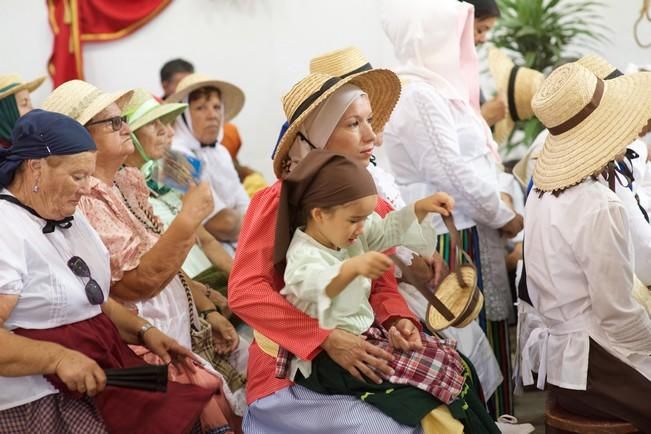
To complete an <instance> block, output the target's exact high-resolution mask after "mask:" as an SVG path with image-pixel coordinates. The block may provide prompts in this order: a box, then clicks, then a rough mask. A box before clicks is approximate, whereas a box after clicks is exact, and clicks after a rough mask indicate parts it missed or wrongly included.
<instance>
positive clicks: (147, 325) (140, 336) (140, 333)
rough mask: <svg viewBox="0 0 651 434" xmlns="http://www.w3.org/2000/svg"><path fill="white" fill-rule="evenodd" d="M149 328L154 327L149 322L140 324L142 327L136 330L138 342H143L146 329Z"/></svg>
mask: <svg viewBox="0 0 651 434" xmlns="http://www.w3.org/2000/svg"><path fill="white" fill-rule="evenodd" d="M151 328H154V325H153V324H152V323H150V322H146V323H144V324H143V325H142V327H140V330H138V340H139V341H140V343H142V344H144V343H145V333H147V330H149V329H151Z"/></svg>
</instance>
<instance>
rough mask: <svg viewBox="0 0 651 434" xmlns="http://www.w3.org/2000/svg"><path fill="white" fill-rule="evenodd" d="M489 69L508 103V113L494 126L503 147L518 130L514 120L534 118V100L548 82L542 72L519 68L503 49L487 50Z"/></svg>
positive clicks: (498, 89)
mask: <svg viewBox="0 0 651 434" xmlns="http://www.w3.org/2000/svg"><path fill="white" fill-rule="evenodd" d="M488 68H489V70H490V73H491V75H492V76H493V80H495V88H496V89H497V93H498V94H499V95H502V96H504V98H505V100H506V103H507V109H508V110H507V114H506V117H505V118H504V119H502V120H501V121H499V122H497V124H495V131H494V133H493V136H494V138H495V141H496V142H497V143H499V144H504V143H506V141H507V140H508V138H509V135H511V131H513V128H514V127H515V121H518V120H526V119H529V118H530V117H532V116H533V110H531V99H532V98H533V96H534V94H535V93H536V91H537V90H538V88H539V87H540V85H541V84H542V82H543V80H544V79H545V77H544V75H542V74H541V73H540V72H538V71H536V70H533V69H530V68H525V67H518V66H516V65H514V64H513V61H512V60H511V59H510V58H509V56H507V55H506V54H505V53H504V52H503V51H502V50H500V49H498V48H495V47H491V48H490V49H489V51H488Z"/></svg>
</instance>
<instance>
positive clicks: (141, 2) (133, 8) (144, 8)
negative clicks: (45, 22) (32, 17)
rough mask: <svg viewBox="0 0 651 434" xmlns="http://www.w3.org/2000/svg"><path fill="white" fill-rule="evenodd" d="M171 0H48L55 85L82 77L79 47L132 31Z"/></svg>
mask: <svg viewBox="0 0 651 434" xmlns="http://www.w3.org/2000/svg"><path fill="white" fill-rule="evenodd" d="M170 2H171V0H137V1H135V0H47V5H48V16H49V19H50V27H51V28H52V33H54V47H53V49H52V56H51V57H50V60H49V62H48V71H49V73H50V76H51V77H52V81H53V82H54V87H56V86H58V85H60V84H61V83H63V82H66V81H68V80H72V79H75V78H79V79H82V80H83V78H84V63H83V55H82V46H83V44H84V43H86V42H99V41H112V40H115V39H119V38H122V37H124V36H127V35H129V34H131V33H132V32H133V31H135V30H137V29H138V28H140V27H141V26H143V25H145V24H147V23H148V22H149V21H150V20H151V19H152V18H154V17H155V16H156V15H157V14H158V13H160V12H161V11H162V10H163V9H164V8H165V7H166V6H167V5H169V3H170Z"/></svg>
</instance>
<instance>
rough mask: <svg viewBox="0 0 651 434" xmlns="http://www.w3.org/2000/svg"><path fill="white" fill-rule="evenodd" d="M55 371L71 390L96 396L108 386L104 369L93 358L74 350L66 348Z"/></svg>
mask: <svg viewBox="0 0 651 434" xmlns="http://www.w3.org/2000/svg"><path fill="white" fill-rule="evenodd" d="M54 373H55V374H56V376H57V377H59V378H60V379H61V381H63V383H64V384H65V385H66V387H67V388H68V389H69V390H70V391H71V392H79V393H85V394H87V395H88V396H95V395H97V394H98V393H99V392H101V391H102V390H104V388H105V387H106V374H104V370H103V369H102V368H100V367H99V365H98V364H97V363H96V362H95V361H94V360H93V359H91V358H89V357H87V356H85V355H83V354H82V353H80V352H78V351H74V350H69V349H64V350H63V351H62V352H61V357H60V358H59V360H58V361H57V362H56V365H55V370H54Z"/></svg>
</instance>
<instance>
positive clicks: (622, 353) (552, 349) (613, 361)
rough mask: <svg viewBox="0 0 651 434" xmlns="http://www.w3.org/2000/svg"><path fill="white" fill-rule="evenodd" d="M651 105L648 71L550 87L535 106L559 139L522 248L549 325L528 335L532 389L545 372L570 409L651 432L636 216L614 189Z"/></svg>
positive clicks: (551, 144) (649, 334) (545, 154)
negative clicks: (637, 284) (637, 287)
mask: <svg viewBox="0 0 651 434" xmlns="http://www.w3.org/2000/svg"><path fill="white" fill-rule="evenodd" d="M650 99H651V74H649V73H636V74H630V75H627V76H621V77H617V78H614V79H611V80H608V81H603V80H601V79H599V78H597V77H596V76H595V75H594V74H593V73H591V72H590V71H589V70H588V69H586V68H584V67H583V66H581V65H579V64H576V63H575V64H568V65H564V66H562V67H560V68H558V69H557V70H556V71H554V72H553V73H552V74H551V75H550V76H549V77H548V78H547V79H546V81H545V82H544V83H543V86H542V87H541V88H540V90H539V91H538V93H537V94H536V96H535V97H534V99H533V102H532V107H533V110H534V112H535V113H536V116H537V117H538V119H540V120H541V122H542V123H543V124H544V125H545V126H546V127H547V128H548V130H549V137H548V138H547V139H546V141H545V145H544V148H543V150H542V152H541V154H540V156H539V158H538V162H537V163H536V168H535V171H534V177H533V180H534V190H533V191H532V193H531V194H530V195H529V197H528V200H527V204H526V210H525V213H526V219H525V221H526V224H525V240H526V242H525V246H524V259H525V262H526V268H527V269H526V274H527V277H526V278H527V281H526V282H527V286H528V293H529V294H528V295H529V298H530V300H531V304H532V305H533V307H534V309H535V312H536V314H537V315H538V316H539V317H540V320H541V323H540V324H539V326H538V327H536V328H535V329H534V330H533V331H532V332H531V333H530V334H529V336H527V337H524V338H525V340H526V344H525V346H524V350H523V357H522V369H523V376H524V378H525V384H526V383H532V382H533V376H532V375H531V371H537V372H538V387H539V388H542V387H544V386H545V384H547V385H548V386H551V393H552V396H553V397H554V398H555V399H556V401H557V403H558V404H559V405H560V406H562V407H564V408H566V409H567V410H569V411H572V412H575V413H579V414H583V415H585V416H588V417H599V418H604V417H614V418H618V419H622V420H625V421H627V422H630V423H632V424H634V425H635V426H637V427H638V428H639V429H640V430H642V431H644V432H648V429H649V427H651V402H650V401H649V396H650V395H651V319H650V318H649V315H648V314H647V312H645V311H644V309H643V308H642V307H641V306H640V305H639V304H638V303H636V301H635V300H634V299H633V296H632V290H633V287H634V268H635V254H634V247H633V241H632V236H631V225H630V221H629V217H628V213H629V210H627V209H626V206H625V205H624V203H623V202H622V200H621V199H620V198H619V197H618V196H617V195H616V194H615V193H614V190H615V183H616V182H617V179H616V177H617V175H616V174H615V164H616V161H617V160H620V159H622V158H623V157H624V154H625V151H626V147H627V146H629V145H630V144H631V143H632V142H633V141H634V140H635V139H637V138H638V137H639V136H642V135H644V134H646V133H647V132H648V131H649V129H650V127H651V106H650V105H649V100H650ZM561 108H562V109H561ZM601 178H605V180H606V182H605V183H604V182H601ZM635 212H638V211H637V210H635ZM538 355H539V356H538ZM534 360H535V362H534Z"/></svg>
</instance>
